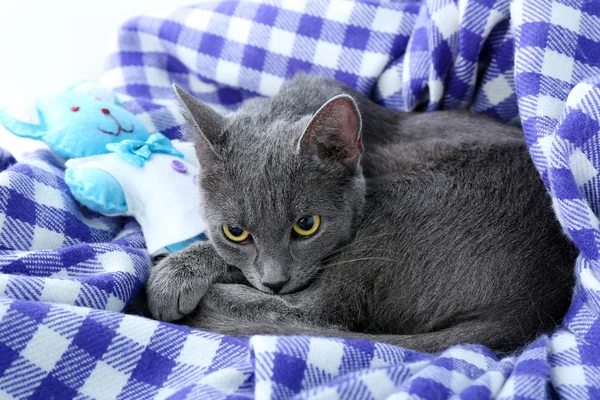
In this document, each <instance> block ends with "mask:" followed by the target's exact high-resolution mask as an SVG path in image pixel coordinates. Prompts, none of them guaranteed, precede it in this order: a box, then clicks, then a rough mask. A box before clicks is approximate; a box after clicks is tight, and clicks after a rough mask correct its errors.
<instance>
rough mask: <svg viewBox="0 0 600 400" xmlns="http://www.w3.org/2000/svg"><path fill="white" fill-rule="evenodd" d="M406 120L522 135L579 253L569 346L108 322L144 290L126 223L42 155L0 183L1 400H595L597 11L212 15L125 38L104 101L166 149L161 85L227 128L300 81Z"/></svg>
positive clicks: (128, 27) (335, 2)
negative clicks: (504, 352)
mask: <svg viewBox="0 0 600 400" xmlns="http://www.w3.org/2000/svg"><path fill="white" fill-rule="evenodd" d="M299 71H304V72H307V73H311V74H317V75H324V76H329V77H333V78H336V79H338V80H340V81H342V82H344V83H346V84H348V85H350V86H352V87H354V88H356V89H357V90H359V91H361V92H362V93H364V94H367V95H369V96H370V97H371V98H372V99H373V100H375V101H376V102H378V103H380V104H382V105H385V106H387V107H390V108H394V109H398V110H404V111H409V110H415V109H423V110H436V109H443V108H468V107H470V108H472V109H474V110H475V111H477V112H482V113H486V114H489V115H492V116H494V117H496V118H498V119H500V120H502V121H504V122H507V123H515V122H519V121H520V122H521V123H522V125H523V129H524V132H525V136H526V140H527V143H528V146H529V148H530V151H531V154H532V157H533V159H534V162H535V164H536V167H537V168H538V170H539V171H540V173H541V175H542V178H543V179H544V182H545V184H546V186H547V187H548V190H549V193H550V194H551V196H552V198H553V204H554V209H555V211H556V214H557V216H558V218H559V220H560V222H561V224H562V226H563V229H564V231H565V234H567V235H568V236H569V237H570V238H571V239H572V240H573V241H574V242H575V243H576V244H577V246H578V247H579V249H580V256H579V258H578V260H577V263H576V265H575V269H574V271H575V273H576V275H577V284H576V287H575V290H574V297H573V302H572V305H571V308H570V310H569V313H568V315H567V317H566V318H565V321H564V322H563V325H562V327H560V328H559V329H558V330H557V331H556V332H554V333H553V334H551V335H543V336H540V337H539V338H538V339H537V340H535V341H534V342H532V343H531V344H529V345H528V346H527V347H526V348H525V349H523V350H522V351H521V352H519V353H518V354H515V355H514V356H511V357H505V358H498V357H497V356H496V355H494V354H492V353H491V352H490V351H489V350H487V349H485V348H483V347H480V346H472V345H462V346H456V347H453V348H450V349H448V350H446V351H444V352H442V353H440V354H437V355H425V354H420V353H416V352H413V351H410V350H406V349H401V348H397V347H393V346H388V345H383V344H378V343H369V342H360V341H348V340H340V339H325V338H310V337H268V336H257V337H253V338H251V339H250V340H249V341H247V340H241V339H235V338H231V337H225V336H220V335H213V334H209V333H203V332H198V331H192V330H190V329H188V328H185V327H179V326H176V325H172V324H166V323H160V322H156V321H151V320H148V319H144V318H142V317H137V316H131V315H125V314H123V313H117V312H118V311H122V309H123V307H124V306H125V304H126V303H128V302H129V301H131V299H132V298H133V296H134V295H135V294H136V292H137V291H138V290H139V288H140V287H141V285H142V282H143V281H144V279H145V278H146V276H147V271H148V266H149V260H148V256H147V253H146V252H145V250H144V242H143V238H142V236H141V233H140V229H139V226H138V225H137V224H136V223H135V221H132V220H123V219H113V218H107V217H102V216H99V215H96V214H91V213H89V212H88V211H86V210H84V209H82V208H80V207H79V206H78V205H77V203H76V202H74V200H73V199H72V197H71V196H70V195H69V193H68V191H67V190H66V186H65V185H64V181H63V178H62V173H63V172H62V168H61V167H60V165H57V164H56V163H54V162H53V161H52V159H51V157H50V156H49V155H48V154H47V153H38V154H37V155H34V156H32V157H30V158H29V159H26V160H24V161H22V162H20V163H18V164H16V165H13V166H11V167H9V168H8V169H7V170H6V171H4V172H0V272H2V274H1V275H0V295H1V296H3V297H0V398H75V397H76V398H111V399H112V398H122V399H125V398H136V399H137V398H190V399H213V398H214V399H245V398H258V399H289V398H294V399H446V398H459V399H464V400H466V399H481V398H500V399H542V398H556V397H559V398H565V399H585V398H600V315H599V313H600V280H599V279H600V230H599V226H600V221H599V219H598V215H599V212H600V173H599V171H600V156H599V154H600V3H598V2H595V1H589V0H513V1H509V0H465V1H460V2H458V1H454V0H424V1H409V0H403V1H392V2H377V1H374V0H373V1H369V0H364V1H346V0H330V1H325V0H287V1H284V0H281V1H274V0H267V1H257V0H255V1H251V0H241V1H230V0H224V1H217V2H213V3H201V4H199V5H197V6H193V7H186V8H181V9H178V10H175V11H173V12H172V13H170V14H161V15H159V16H143V17H139V18H135V19H132V20H130V21H129V22H127V23H126V24H125V25H124V26H123V27H122V29H121V30H120V32H119V37H118V40H117V43H116V48H115V50H114V52H113V53H112V54H111V55H110V56H109V59H108V63H107V68H106V72H105V74H104V76H103V79H102V82H103V84H104V85H106V86H107V87H109V88H111V89H113V90H115V91H116V92H117V93H118V94H119V97H120V99H121V100H122V101H123V103H124V105H125V106H126V107H127V108H128V109H129V110H131V111H132V112H134V113H136V114H137V115H138V116H139V117H140V118H141V119H142V120H143V121H144V123H145V124H146V125H147V127H148V129H149V130H150V131H151V132H155V131H161V132H164V133H165V134H167V135H168V136H170V137H175V136H177V135H178V129H179V126H180V124H181V122H182V118H181V116H180V115H179V114H178V112H177V109H176V107H175V106H174V101H173V97H172V92H171V84H172V82H176V83H178V84H179V85H181V86H183V87H184V88H185V89H187V90H189V91H191V92H192V93H194V95H196V96H197V97H199V98H200V99H202V100H203V101H205V102H207V103H209V104H211V105H212V106H214V107H215V108H216V109H218V110H220V111H224V112H225V111H228V110H234V109H235V108H236V107H237V106H239V104H241V103H242V102H243V101H245V100H247V99H249V98H252V97H256V96H269V95H272V94H273V93H275V92H276V91H277V90H278V89H279V87H280V85H281V84H282V83H283V82H284V81H285V80H286V79H289V78H291V77H292V76H293V75H294V74H295V73H297V72H299Z"/></svg>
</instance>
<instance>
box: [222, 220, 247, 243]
mask: <svg viewBox="0 0 600 400" xmlns="http://www.w3.org/2000/svg"><path fill="white" fill-rule="evenodd" d="M223 233H224V234H225V237H226V238H227V239H229V240H231V241H232V242H234V243H242V242H245V241H247V240H249V239H250V237H251V236H250V233H248V231H245V230H243V229H242V228H240V227H239V226H233V225H227V224H225V225H223Z"/></svg>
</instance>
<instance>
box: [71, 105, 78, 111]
mask: <svg viewBox="0 0 600 400" xmlns="http://www.w3.org/2000/svg"><path fill="white" fill-rule="evenodd" d="M71 111H73V112H77V111H79V106H73V107H71Z"/></svg>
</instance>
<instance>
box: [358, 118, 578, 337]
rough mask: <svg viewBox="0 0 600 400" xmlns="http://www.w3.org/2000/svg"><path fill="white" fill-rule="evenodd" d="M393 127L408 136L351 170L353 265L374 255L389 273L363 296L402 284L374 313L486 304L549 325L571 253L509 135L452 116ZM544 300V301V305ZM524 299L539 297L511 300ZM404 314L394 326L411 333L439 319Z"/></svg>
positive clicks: (561, 304) (523, 150) (515, 134)
mask: <svg viewBox="0 0 600 400" xmlns="http://www.w3.org/2000/svg"><path fill="white" fill-rule="evenodd" d="M465 120H466V121H465ZM405 121H406V124H405V125H404V128H405V129H402V126H403V125H402V124H399V125H398V126H399V129H400V131H401V132H403V133H404V134H406V135H408V137H407V136H404V137H403V136H402V135H398V137H397V140H395V141H394V142H393V143H390V144H387V145H381V146H377V147H375V148H373V149H372V151H371V152H370V153H367V154H365V159H364V160H363V161H364V165H365V172H366V181H367V200H366V207H365V215H364V217H363V220H362V222H361V226H360V228H359V230H358V232H357V236H356V241H357V242H360V241H364V243H365V247H364V248H363V250H364V253H365V254H363V253H361V257H369V256H374V255H375V254H376V253H377V252H376V251H372V250H371V249H381V248H384V249H386V250H385V251H386V253H385V254H386V257H387V258H389V259H392V260H394V262H393V264H394V265H393V266H392V267H391V268H390V266H389V261H388V262H387V264H386V261H382V262H381V266H382V269H381V271H382V272H381V273H380V274H379V275H377V279H378V281H379V284H376V285H375V286H376V287H381V288H383V289H382V290H383V292H385V291H386V290H389V291H394V290H397V288H394V287H392V286H390V285H386V284H385V282H386V281H391V280H394V279H402V280H405V281H406V282H413V284H412V285H407V286H406V287H404V286H403V287H402V291H401V292H390V293H388V294H387V295H385V296H384V297H387V298H388V299H390V300H389V302H390V304H389V305H388V306H386V307H383V308H382V309H381V310H386V309H388V310H389V309H393V308H394V309H401V310H405V311H406V309H405V307H404V306H401V305H400V304H399V303H404V304H418V303H419V302H423V301H424V300H423V296H422V293H428V297H427V299H426V302H428V304H431V303H435V304H439V305H440V307H441V306H442V305H443V307H448V309H449V310H452V312H453V313H459V314H460V313H461V312H464V313H468V312H469V307H471V306H472V304H488V303H489V305H490V307H492V303H493V302H497V303H498V304H503V307H507V308H508V309H509V310H513V309H515V308H522V309H525V308H527V309H529V310H530V311H531V312H532V313H537V312H538V311H540V310H542V312H545V313H546V314H547V315H549V316H551V317H550V318H549V319H547V320H546V319H545V320H544V323H543V325H546V324H548V325H547V326H550V325H551V324H552V318H555V319H559V318H560V316H561V315H562V313H563V312H564V311H565V307H566V306H567V305H568V295H569V293H570V287H571V286H570V285H571V281H572V272H571V268H572V262H573V259H574V255H575V253H574V251H573V247H572V245H570V244H569V243H568V242H567V240H566V238H565V237H564V236H563V234H562V232H561V230H560V226H559V224H558V222H557V220H556V218H555V216H554V214H553V211H552V207H551V201H550V197H549V195H548V194H547V191H546V189H545V187H544V185H543V183H542V181H541V178H540V176H539V174H538V172H537V170H536V169H535V167H534V165H533V163H532V161H531V158H530V155H529V152H528V149H527V146H526V145H525V142H524V140H523V139H522V133H521V132H520V130H519V129H518V128H515V127H509V126H504V125H501V124H500V123H497V122H495V121H493V120H490V119H488V118H479V117H477V116H473V115H470V114H467V113H459V112H439V113H437V112H434V113H431V114H429V115H426V114H420V115H406V116H405ZM382 232H385V235H384V236H382ZM369 246H370V247H369ZM371 253H372V254H371ZM384 266H385V268H384ZM399 277H401V278H399ZM484 282H485V287H486V290H485V291H482V290H480V288H481V286H482V284H483V283H484ZM457 288H460V289H457ZM548 291H552V292H554V293H555V296H554V297H551V298H549V297H544V295H543V293H545V292H548ZM528 293H530V294H532V295H533V296H534V298H536V299H540V300H539V301H538V302H537V304H531V302H530V301H529V300H527V299H525V298H524V297H523V296H528ZM382 296H383V295H382ZM496 308H497V309H498V310H499V309H500V308H501V307H500V306H498V307H496ZM413 309H414V310H417V311H416V312H415V313H414V314H413V313H412V311H407V314H405V315H403V318H404V321H405V322H407V321H408V322H410V325H412V326H413V327H414V328H415V329H416V330H419V329H430V328H432V327H431V326H429V327H427V326H424V325H421V324H424V323H426V321H431V320H437V321H440V320H443V319H444V318H446V317H444V315H446V314H445V313H446V312H447V310H446V309H444V308H440V309H439V310H433V311H432V312H435V313H439V315H438V316H437V317H432V316H431V315H427V316H425V314H423V315H420V313H419V307H413V308H411V310H413ZM498 310H496V311H498ZM429 311H431V310H429ZM382 312H384V311H382ZM498 312H501V311H498ZM447 315H450V314H447ZM438 317H439V318H438ZM533 322H535V321H533ZM533 322H532V323H533ZM390 329H391V328H390Z"/></svg>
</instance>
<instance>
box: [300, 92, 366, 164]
mask: <svg viewBox="0 0 600 400" xmlns="http://www.w3.org/2000/svg"><path fill="white" fill-rule="evenodd" d="M361 129H362V120H361V117H360V111H359V110H358V106H357V105H356V102H355V101H354V99H353V98H352V97H351V96H348V95H345V94H342V95H339V96H336V97H334V98H332V99H330V100H329V101H328V102H327V103H325V104H324V105H323V106H322V107H321V108H320V109H319V111H317V113H316V114H315V115H314V116H313V117H312V119H311V120H310V122H309V123H308V125H307V126H306V128H305V130H304V132H303V133H302V136H301V137H300V139H299V140H298V152H309V153H310V155H311V157H312V158H314V159H330V160H334V161H337V162H340V163H342V164H343V165H344V166H346V167H347V168H349V169H354V168H356V166H357V165H358V162H359V160H360V157H361V155H362V152H363V145H362V137H361Z"/></svg>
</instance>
